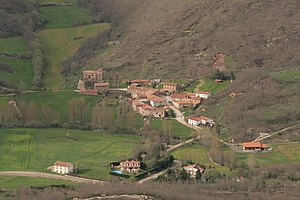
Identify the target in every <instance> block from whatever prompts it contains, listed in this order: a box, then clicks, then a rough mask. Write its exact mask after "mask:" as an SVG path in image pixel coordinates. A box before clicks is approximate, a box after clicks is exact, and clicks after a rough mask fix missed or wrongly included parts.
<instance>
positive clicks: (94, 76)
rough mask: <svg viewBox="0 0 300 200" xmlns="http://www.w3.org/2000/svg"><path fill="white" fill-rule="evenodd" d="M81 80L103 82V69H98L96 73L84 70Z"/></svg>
mask: <svg viewBox="0 0 300 200" xmlns="http://www.w3.org/2000/svg"><path fill="white" fill-rule="evenodd" d="M82 80H83V81H90V82H98V81H102V80H103V69H102V68H100V69H98V70H96V71H94V70H85V71H83V72H82Z"/></svg>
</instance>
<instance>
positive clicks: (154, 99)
mask: <svg viewBox="0 0 300 200" xmlns="http://www.w3.org/2000/svg"><path fill="white" fill-rule="evenodd" d="M148 100H149V101H150V105H151V106H153V107H161V106H165V105H167V100H166V99H164V98H161V97H159V96H156V95H152V96H150V97H149V98H148Z"/></svg>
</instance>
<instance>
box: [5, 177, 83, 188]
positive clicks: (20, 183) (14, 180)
mask: <svg viewBox="0 0 300 200" xmlns="http://www.w3.org/2000/svg"><path fill="white" fill-rule="evenodd" d="M75 184H78V183H74V182H70V181H64V180H57V179H49V178H32V177H18V176H0V188H2V189H6V190H16V189H20V188H22V187H24V186H26V187H47V186H51V185H75Z"/></svg>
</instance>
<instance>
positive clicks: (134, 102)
mask: <svg viewBox="0 0 300 200" xmlns="http://www.w3.org/2000/svg"><path fill="white" fill-rule="evenodd" d="M141 105H144V103H142V102H141V101H140V100H132V102H131V107H132V110H133V111H135V112H138V111H139V106H141Z"/></svg>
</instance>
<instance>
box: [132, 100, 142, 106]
mask: <svg viewBox="0 0 300 200" xmlns="http://www.w3.org/2000/svg"><path fill="white" fill-rule="evenodd" d="M132 104H134V105H136V106H141V105H144V103H142V102H140V101H139V100H133V101H132Z"/></svg>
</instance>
